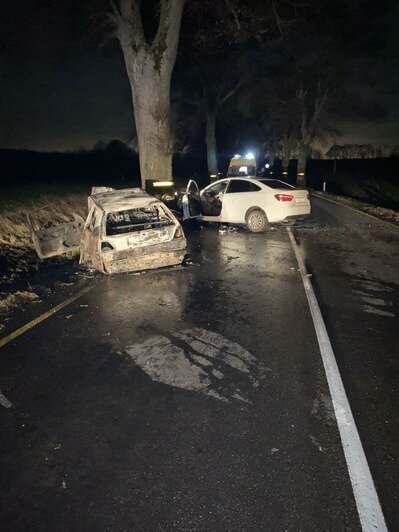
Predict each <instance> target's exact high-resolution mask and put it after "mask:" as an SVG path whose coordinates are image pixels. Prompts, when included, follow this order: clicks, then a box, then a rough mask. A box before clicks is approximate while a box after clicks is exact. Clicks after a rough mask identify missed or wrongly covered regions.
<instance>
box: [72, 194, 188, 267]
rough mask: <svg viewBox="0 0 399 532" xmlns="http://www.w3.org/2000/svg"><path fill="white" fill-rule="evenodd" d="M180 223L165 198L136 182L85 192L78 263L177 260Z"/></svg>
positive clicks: (167, 262)
mask: <svg viewBox="0 0 399 532" xmlns="http://www.w3.org/2000/svg"><path fill="white" fill-rule="evenodd" d="M186 244H187V242H186V238H185V236H184V232H183V229H182V227H181V225H180V223H179V221H178V220H177V219H176V217H175V216H174V215H173V213H172V212H171V211H170V210H169V209H168V207H166V205H165V204H164V203H162V202H161V201H159V200H157V199H156V198H154V197H153V196H150V195H149V194H147V193H146V192H144V191H143V190H141V189H139V188H135V189H124V190H114V191H109V192H102V193H99V194H94V195H92V196H90V197H89V214H88V217H87V220H86V223H85V226H84V229H83V233H82V241H81V245H80V263H81V264H82V263H87V262H89V263H91V264H92V265H93V267H94V268H95V269H97V270H100V271H102V272H104V273H115V272H123V271H137V270H146V269H151V268H160V267H163V266H172V265H176V264H181V263H182V261H183V259H184V255H185V250H186Z"/></svg>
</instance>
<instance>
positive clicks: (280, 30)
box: [272, 0, 283, 35]
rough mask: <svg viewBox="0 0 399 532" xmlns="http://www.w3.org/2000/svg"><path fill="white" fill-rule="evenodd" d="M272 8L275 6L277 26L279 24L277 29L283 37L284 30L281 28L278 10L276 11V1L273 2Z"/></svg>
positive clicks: (274, 12)
mask: <svg viewBox="0 0 399 532" xmlns="http://www.w3.org/2000/svg"><path fill="white" fill-rule="evenodd" d="M272 6H273V14H274V18H275V19H276V24H277V27H278V31H279V32H280V35H282V34H283V30H282V28H281V22H280V17H279V16H278V13H277V10H276V4H275V3H274V0H272Z"/></svg>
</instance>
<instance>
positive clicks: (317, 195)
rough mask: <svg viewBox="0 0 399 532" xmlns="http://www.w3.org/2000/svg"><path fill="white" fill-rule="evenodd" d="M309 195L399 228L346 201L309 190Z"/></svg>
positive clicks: (398, 227)
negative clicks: (347, 203)
mask: <svg viewBox="0 0 399 532" xmlns="http://www.w3.org/2000/svg"><path fill="white" fill-rule="evenodd" d="M311 195H312V196H314V197H315V198H320V199H322V200H324V201H329V202H330V203H335V205H339V206H340V207H346V208H347V209H350V210H351V211H355V212H358V213H359V214H364V216H368V217H369V218H373V219H374V220H378V221H379V222H382V223H384V224H388V225H390V226H391V227H396V229H399V225H396V224H395V223H393V222H390V221H389V220H383V219H382V218H378V216H374V214H369V213H368V212H364V211H361V210H360V209H356V207H352V206H351V205H346V203H341V202H339V201H335V200H333V199H330V198H325V197H324V196H320V195H319V194H315V193H314V192H311Z"/></svg>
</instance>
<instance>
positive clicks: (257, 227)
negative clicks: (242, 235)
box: [247, 209, 269, 233]
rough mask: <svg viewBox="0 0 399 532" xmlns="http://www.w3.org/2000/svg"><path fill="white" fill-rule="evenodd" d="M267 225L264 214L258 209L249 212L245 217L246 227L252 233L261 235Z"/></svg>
mask: <svg viewBox="0 0 399 532" xmlns="http://www.w3.org/2000/svg"><path fill="white" fill-rule="evenodd" d="M268 225H269V223H268V221H267V217H266V214H265V213H264V212H263V211H261V210H260V209H255V210H254V211H251V212H250V213H249V214H248V216H247V226H248V229H249V230H250V231H251V232H252V233H263V232H264V231H266V229H267V227H268Z"/></svg>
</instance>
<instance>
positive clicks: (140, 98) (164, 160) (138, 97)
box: [129, 58, 173, 188]
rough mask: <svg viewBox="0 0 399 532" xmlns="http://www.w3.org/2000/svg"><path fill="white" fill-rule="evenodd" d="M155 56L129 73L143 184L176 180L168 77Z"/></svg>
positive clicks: (143, 185)
mask: <svg viewBox="0 0 399 532" xmlns="http://www.w3.org/2000/svg"><path fill="white" fill-rule="evenodd" d="M151 63H152V59H151V58H147V64H144V65H143V66H142V68H141V69H140V74H139V75H138V76H134V75H133V76H129V77H130V82H131V88H132V96H133V108H134V119H135V123H136V129H137V139H138V148H139V158H140V174H141V184H142V187H143V188H144V187H145V182H146V180H147V179H152V180H155V181H173V178H172V157H173V136H172V132H171V129H170V118H169V117H170V100H169V86H170V81H169V79H168V77H167V78H166V79H164V78H165V77H164V76H162V74H161V73H160V72H159V71H157V70H156V69H154V66H153V65H152V64H151Z"/></svg>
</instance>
